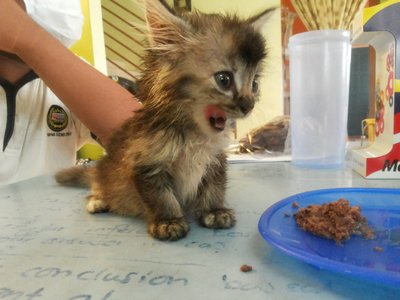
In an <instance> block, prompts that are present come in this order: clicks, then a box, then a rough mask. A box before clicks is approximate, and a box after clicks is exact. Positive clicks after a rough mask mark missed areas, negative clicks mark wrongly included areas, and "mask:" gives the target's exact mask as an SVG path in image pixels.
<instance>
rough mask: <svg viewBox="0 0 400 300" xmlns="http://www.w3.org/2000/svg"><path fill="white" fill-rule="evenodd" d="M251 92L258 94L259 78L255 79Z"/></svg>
mask: <svg viewBox="0 0 400 300" xmlns="http://www.w3.org/2000/svg"><path fill="white" fill-rule="evenodd" d="M251 91H252V92H253V93H254V94H255V93H257V92H258V76H256V77H254V79H253V82H252V84H251Z"/></svg>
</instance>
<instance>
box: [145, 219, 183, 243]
mask: <svg viewBox="0 0 400 300" xmlns="http://www.w3.org/2000/svg"><path fill="white" fill-rule="evenodd" d="M148 231H149V234H150V235H151V236H152V237H154V238H156V239H159V240H162V241H176V240H179V239H181V238H184V237H185V236H186V235H187V233H188V232H189V225H188V223H187V222H186V221H185V220H184V219H183V218H179V219H172V220H163V221H155V222H152V223H149V226H148Z"/></svg>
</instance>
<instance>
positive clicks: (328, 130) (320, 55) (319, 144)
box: [289, 30, 351, 168]
mask: <svg viewBox="0 0 400 300" xmlns="http://www.w3.org/2000/svg"><path fill="white" fill-rule="evenodd" d="M289 55H290V115H291V132H292V163H293V164H294V165H297V166H301V167H310V168H340V167H341V166H343V165H344V161H345V154H346V140H347V114H348V103H349V85H350V61H351V43H350V32H348V31H345V30H318V31H309V32H305V33H300V34H297V35H295V36H292V37H291V38H290V39H289Z"/></svg>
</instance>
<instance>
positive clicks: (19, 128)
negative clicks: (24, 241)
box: [0, 79, 90, 185]
mask: <svg viewBox="0 0 400 300" xmlns="http://www.w3.org/2000/svg"><path fill="white" fill-rule="evenodd" d="M16 104H17V107H16V119H15V128H14V133H13V135H12V138H11V140H10V142H9V143H8V146H7V148H6V150H5V151H4V152H2V151H1V150H0V185H1V184H6V183H12V182H16V181H19V180H23V179H27V178H30V177H34V176H39V175H42V174H45V173H49V172H54V171H56V170H59V169H60V168H65V167H69V166H72V165H73V164H74V163H75V161H76V151H77V150H78V149H79V148H80V147H81V146H82V145H83V143H85V142H88V141H90V132H89V130H88V129H87V128H86V127H85V126H84V125H83V124H82V123H81V122H80V121H79V120H78V119H77V118H75V117H74V116H73V115H72V114H71V112H70V111H69V110H68V109H67V108H66V107H65V105H64V104H63V103H62V102H61V101H60V100H59V99H58V98H57V97H56V96H55V94H54V93H53V92H52V91H51V90H50V89H49V88H48V87H47V86H46V85H45V84H44V83H43V81H42V80H40V79H35V80H34V81H32V82H29V83H27V84H26V85H25V86H23V87H22V88H21V89H20V90H19V92H18V94H17V98H16ZM53 105H57V106H58V107H62V108H63V111H65V113H66V114H64V113H61V114H57V111H54V110H52V111H50V114H49V110H50V108H51V107H52V106H53ZM53 107H54V106H53ZM6 116H7V105H6V99H5V91H4V90H3V88H2V87H1V86H0V141H1V143H0V144H2V140H3V135H4V131H5V126H6V122H5V120H6ZM57 117H59V118H60V119H61V120H65V117H68V122H67V124H66V128H65V129H63V130H61V131H58V132H57V131H54V130H53V129H54V126H51V125H50V126H49V122H50V123H51V120H52V119H57ZM49 118H50V119H49ZM49 120H50V121H49ZM54 124H56V123H54ZM51 127H53V129H52V128H51ZM56 129H57V128H56Z"/></svg>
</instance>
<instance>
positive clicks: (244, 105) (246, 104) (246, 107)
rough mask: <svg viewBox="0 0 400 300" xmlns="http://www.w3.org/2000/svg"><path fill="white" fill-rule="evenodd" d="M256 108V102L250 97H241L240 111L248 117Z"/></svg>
mask: <svg viewBox="0 0 400 300" xmlns="http://www.w3.org/2000/svg"><path fill="white" fill-rule="evenodd" d="M253 107H254V101H253V100H252V99H250V98H248V97H240V99H239V108H240V111H241V112H242V113H243V114H244V115H247V114H248V113H249V112H250V111H251V110H252V109H253Z"/></svg>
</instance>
